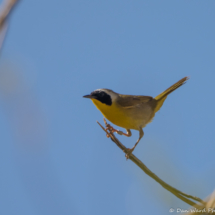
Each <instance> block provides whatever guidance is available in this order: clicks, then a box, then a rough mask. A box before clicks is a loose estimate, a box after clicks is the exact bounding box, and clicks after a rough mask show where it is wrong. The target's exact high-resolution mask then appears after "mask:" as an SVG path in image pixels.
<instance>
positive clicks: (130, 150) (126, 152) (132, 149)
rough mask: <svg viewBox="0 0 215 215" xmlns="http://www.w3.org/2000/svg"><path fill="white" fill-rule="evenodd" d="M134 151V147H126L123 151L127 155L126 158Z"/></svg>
mask: <svg viewBox="0 0 215 215" xmlns="http://www.w3.org/2000/svg"><path fill="white" fill-rule="evenodd" d="M133 151H134V148H131V149H130V148H126V149H125V150H123V152H125V157H126V160H128V159H129V156H130V155H131V154H132V152H133Z"/></svg>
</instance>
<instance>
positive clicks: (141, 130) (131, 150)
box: [124, 128, 144, 159]
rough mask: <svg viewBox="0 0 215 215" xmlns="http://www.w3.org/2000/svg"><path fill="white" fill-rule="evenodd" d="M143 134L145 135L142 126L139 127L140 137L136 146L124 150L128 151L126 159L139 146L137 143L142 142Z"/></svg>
mask: <svg viewBox="0 0 215 215" xmlns="http://www.w3.org/2000/svg"><path fill="white" fill-rule="evenodd" d="M143 135H144V132H143V129H142V128H140V129H139V138H138V140H137V142H136V143H135V144H134V146H133V147H132V148H131V149H129V148H127V149H126V150H124V152H125V153H126V155H125V157H126V159H128V158H129V156H130V155H131V154H132V152H133V151H134V149H135V147H136V146H137V144H138V143H139V142H140V140H141V138H142V137H143Z"/></svg>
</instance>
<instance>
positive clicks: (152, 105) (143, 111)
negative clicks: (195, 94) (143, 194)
mask: <svg viewBox="0 0 215 215" xmlns="http://www.w3.org/2000/svg"><path fill="white" fill-rule="evenodd" d="M188 79H189V77H184V78H182V79H180V80H179V81H178V82H176V83H175V84H173V85H172V86H171V87H169V88H168V89H166V90H165V91H163V92H162V93H160V94H159V95H158V96H156V97H154V98H153V97H151V96H142V95H139V96H138V95H124V94H119V93H116V92H114V91H113V90H110V89H97V90H94V91H93V92H91V93H90V94H89V95H85V96H83V97H84V98H89V99H91V100H92V102H93V104H94V105H95V106H96V107H97V108H98V109H99V110H100V111H101V113H102V114H103V116H104V117H105V118H106V119H108V120H109V121H110V122H112V123H113V124H115V125H117V126H119V127H122V128H125V129H126V133H124V132H122V131H120V130H117V129H114V128H113V127H112V126H110V125H109V129H111V131H112V132H116V133H117V134H119V135H125V136H127V137H130V136H131V135H132V133H131V129H133V130H138V131H139V138H138V140H137V142H136V143H135V144H134V146H133V147H132V148H127V149H126V158H129V156H130V155H131V154H132V152H133V151H134V149H135V148H136V146H137V144H138V143H139V142H140V140H141V138H142V137H143V136H144V132H143V128H144V127H145V126H146V125H147V124H148V123H150V122H152V120H153V118H154V116H155V113H156V112H158V111H159V110H160V108H161V107H162V105H163V103H164V101H165V100H166V98H167V96H168V95H169V94H170V93H172V92H173V91H174V90H176V89H177V88H179V87H180V86H182V85H183V84H185V83H186V81H187V80H188Z"/></svg>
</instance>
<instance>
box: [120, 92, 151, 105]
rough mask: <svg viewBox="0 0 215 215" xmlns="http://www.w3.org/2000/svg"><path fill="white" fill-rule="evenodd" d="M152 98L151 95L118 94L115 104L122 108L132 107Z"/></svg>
mask: <svg viewBox="0 0 215 215" xmlns="http://www.w3.org/2000/svg"><path fill="white" fill-rule="evenodd" d="M153 100H154V99H153V98H152V97H151V96H131V95H119V97H118V98H117V104H119V105H120V106H121V107H123V108H132V107H138V106H141V105H143V104H145V103H148V102H151V101H153Z"/></svg>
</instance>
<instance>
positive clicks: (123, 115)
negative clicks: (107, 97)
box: [92, 99, 139, 130]
mask: <svg viewBox="0 0 215 215" xmlns="http://www.w3.org/2000/svg"><path fill="white" fill-rule="evenodd" d="M92 102H93V103H94V105H95V106H96V107H97V108H98V109H99V110H100V111H101V112H102V114H103V115H104V117H105V118H106V119H108V120H109V121H110V122H112V123H114V124H115V125H117V126H120V127H122V128H126V129H135V130H138V129H139V120H138V122H137V121H135V119H133V118H132V117H131V116H130V114H129V113H128V110H125V109H123V108H119V107H118V106H117V105H116V104H115V103H112V105H106V104H103V103H101V102H100V101H98V100H96V99H92Z"/></svg>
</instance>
